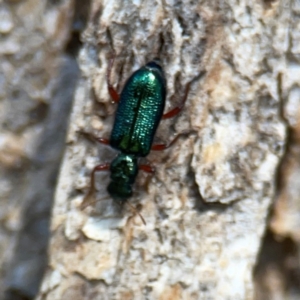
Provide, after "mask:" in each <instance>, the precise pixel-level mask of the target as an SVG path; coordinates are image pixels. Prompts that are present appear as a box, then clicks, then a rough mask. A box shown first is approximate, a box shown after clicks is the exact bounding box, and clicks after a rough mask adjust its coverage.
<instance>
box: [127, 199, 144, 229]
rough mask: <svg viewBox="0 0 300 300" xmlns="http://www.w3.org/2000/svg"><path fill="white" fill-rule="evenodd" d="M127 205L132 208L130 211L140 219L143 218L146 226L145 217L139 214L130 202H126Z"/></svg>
mask: <svg viewBox="0 0 300 300" xmlns="http://www.w3.org/2000/svg"><path fill="white" fill-rule="evenodd" d="M126 204H127V205H128V206H129V207H130V209H131V210H132V211H133V212H134V214H135V215H139V217H140V218H141V220H142V222H143V223H144V225H145V226H146V221H145V219H144V218H143V216H142V215H141V214H140V213H139V211H138V210H137V209H136V208H135V207H134V206H133V205H132V204H130V203H129V202H126Z"/></svg>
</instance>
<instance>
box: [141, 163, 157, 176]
mask: <svg viewBox="0 0 300 300" xmlns="http://www.w3.org/2000/svg"><path fill="white" fill-rule="evenodd" d="M139 169H140V170H142V171H144V172H146V173H150V174H153V173H154V172H155V167H152V166H150V165H139Z"/></svg>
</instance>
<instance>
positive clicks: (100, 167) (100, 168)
mask: <svg viewBox="0 0 300 300" xmlns="http://www.w3.org/2000/svg"><path fill="white" fill-rule="evenodd" d="M109 167H110V164H109V163H104V164H101V165H97V166H96V167H94V169H93V171H92V173H91V186H90V190H89V192H88V194H87V195H86V196H85V197H84V199H83V201H82V203H81V205H80V207H81V209H84V208H86V207H87V206H88V205H90V204H91V202H90V201H89V199H90V198H91V196H92V195H93V193H94V191H95V173H96V172H99V171H108V170H109Z"/></svg>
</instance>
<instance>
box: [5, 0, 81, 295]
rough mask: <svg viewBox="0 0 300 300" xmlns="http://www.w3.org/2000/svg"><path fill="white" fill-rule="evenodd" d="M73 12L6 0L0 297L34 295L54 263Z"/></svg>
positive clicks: (69, 5)
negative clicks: (50, 250) (51, 245)
mask: <svg viewBox="0 0 300 300" xmlns="http://www.w3.org/2000/svg"><path fill="white" fill-rule="evenodd" d="M72 17H73V2H72V1H69V0H66V1H60V3H56V4H54V3H53V4H51V3H47V1H41V0H28V1H21V0H20V1H0V86H1V88H0V205H1V210H0V220H1V221H0V263H1V269H0V271H1V272H0V299H12V300H15V299H32V298H33V297H34V296H35V295H36V294H37V292H38V289H39V285H40V282H41V279H42V276H43V274H44V271H45V267H46V266H47V242H48V237H49V219H50V209H51V204H52V198H53V196H52V195H53V188H54V185H55V179H56V176H57V172H58V168H59V160H60V157H61V155H62V149H63V145H64V139H65V137H64V133H65V128H66V122H67V119H68V111H69V110H70V106H71V105H70V104H71V100H72V92H73V89H74V88H72V87H71V86H72V84H73V86H74V79H72V78H76V76H74V75H76V68H74V65H76V64H75V63H74V60H73V61H72V60H71V59H70V58H67V56H66V55H63V52H64V48H65V46H66V43H67V41H68V39H69V35H70V32H71V30H70V27H71V23H72ZM71 73H72V74H71ZM70 75H71V76H72V77H70ZM66 78H68V80H67V79H66ZM61 82H65V84H64V86H63V89H62V88H61V86H60V84H61ZM70 87H71V88H70ZM59 89H60V93H58V92H57V91H58V90H59ZM58 112H59V113H63V114H65V115H63V114H62V115H61V116H58ZM54 116H55V117H54Z"/></svg>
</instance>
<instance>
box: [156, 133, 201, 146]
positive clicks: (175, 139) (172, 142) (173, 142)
mask: <svg viewBox="0 0 300 300" xmlns="http://www.w3.org/2000/svg"><path fill="white" fill-rule="evenodd" d="M190 133H197V132H196V131H195V130H189V131H184V132H181V133H179V134H177V135H176V136H175V138H174V139H173V140H172V141H171V142H170V143H168V144H156V145H152V147H151V150H154V151H161V150H165V149H168V148H170V147H171V146H173V144H175V143H176V141H177V140H178V139H179V138H180V137H181V136H183V135H187V134H190Z"/></svg>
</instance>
